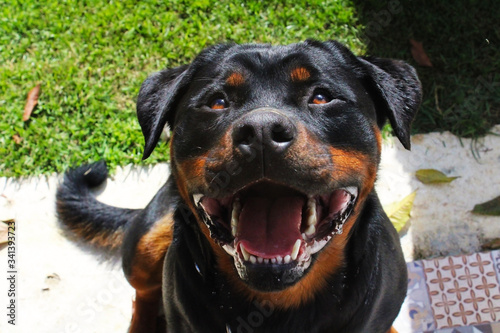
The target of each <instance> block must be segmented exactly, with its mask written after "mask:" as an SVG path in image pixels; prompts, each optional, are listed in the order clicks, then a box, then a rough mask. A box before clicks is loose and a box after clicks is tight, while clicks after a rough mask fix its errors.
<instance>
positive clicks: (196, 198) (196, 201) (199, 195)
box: [193, 194, 203, 204]
mask: <svg viewBox="0 0 500 333" xmlns="http://www.w3.org/2000/svg"><path fill="white" fill-rule="evenodd" d="M201 198H203V194H193V201H194V203H195V204H198V203H199V202H200V200H201Z"/></svg>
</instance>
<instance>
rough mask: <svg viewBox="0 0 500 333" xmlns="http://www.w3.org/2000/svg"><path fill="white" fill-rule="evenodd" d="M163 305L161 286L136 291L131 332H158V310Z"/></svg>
mask: <svg viewBox="0 0 500 333" xmlns="http://www.w3.org/2000/svg"><path fill="white" fill-rule="evenodd" d="M160 306H161V288H159V289H155V290H151V291H149V292H140V291H136V293H135V301H134V303H133V308H132V321H131V323H130V327H129V333H156V332H158V327H157V326H159V325H157V321H158V311H159V309H160Z"/></svg>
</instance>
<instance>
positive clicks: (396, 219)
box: [384, 191, 417, 232]
mask: <svg viewBox="0 0 500 333" xmlns="http://www.w3.org/2000/svg"><path fill="white" fill-rule="evenodd" d="M416 195H417V191H413V192H412V193H410V194H409V195H407V196H406V197H404V198H403V200H401V201H399V202H394V203H392V204H390V205H388V206H386V207H384V211H385V213H386V214H387V216H388V217H389V220H391V222H392V224H393V225H394V227H395V228H396V230H397V232H400V231H401V230H403V229H406V225H407V223H408V220H409V219H410V213H411V209H412V208H413V201H414V200H415V196H416Z"/></svg>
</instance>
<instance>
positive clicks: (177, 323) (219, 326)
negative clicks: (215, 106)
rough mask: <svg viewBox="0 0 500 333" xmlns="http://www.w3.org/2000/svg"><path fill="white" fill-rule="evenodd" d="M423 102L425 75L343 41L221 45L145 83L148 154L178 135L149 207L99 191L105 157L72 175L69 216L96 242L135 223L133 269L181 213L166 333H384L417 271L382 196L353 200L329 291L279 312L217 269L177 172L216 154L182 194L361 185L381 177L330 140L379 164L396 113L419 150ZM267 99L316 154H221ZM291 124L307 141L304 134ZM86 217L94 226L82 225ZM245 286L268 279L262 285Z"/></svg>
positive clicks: (128, 237)
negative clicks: (158, 227)
mask: <svg viewBox="0 0 500 333" xmlns="http://www.w3.org/2000/svg"><path fill="white" fill-rule="evenodd" d="M293 66H304V67H305V68H307V69H308V71H309V72H310V75H311V79H310V80H309V81H307V82H304V83H290V80H289V76H288V75H289V74H288V73H289V70H290V69H291V68H293ZM233 71H238V72H241V73H244V74H245V82H244V83H242V86H241V87H231V86H228V85H227V83H226V81H225V77H226V76H227V75H228V73H231V72H233ZM318 89H319V90H318ZM318 91H319V92H320V93H322V94H326V95H328V97H329V99H331V100H333V101H334V102H333V103H329V104H326V105H324V106H315V105H312V106H311V103H310V96H311V95H314V94H315V93H317V92H318ZM214 98H223V99H226V100H228V101H230V103H229V106H228V107H227V108H226V109H224V110H211V109H210V108H209V107H208V105H210V103H211V101H213V99H214ZM420 99H421V87H420V82H419V81H418V78H417V76H416V73H415V70H414V69H413V68H412V67H411V66H409V65H407V64H405V63H403V62H400V61H394V60H388V59H379V58H373V57H366V58H365V57H356V56H355V55H353V54H352V53H351V52H350V51H349V50H348V49H347V48H345V47H344V46H342V45H341V44H339V43H337V42H333V41H330V42H324V43H322V42H317V41H306V42H304V43H299V44H293V45H288V46H270V45H253V44H249V45H236V44H220V45H217V46H213V47H211V48H208V49H207V50H205V51H203V52H202V53H201V54H200V55H199V56H198V57H197V58H196V59H195V60H194V61H193V62H192V63H191V64H189V65H185V66H180V67H177V68H173V69H165V70H163V71H161V72H158V73H155V74H153V75H151V76H150V77H149V78H148V79H147V80H146V81H145V82H144V83H143V85H142V87H141V90H140V93H139V97H138V105H137V116H138V118H139V122H140V125H141V128H142V131H143V134H144V137H145V142H146V144H145V151H144V158H147V157H148V156H149V155H150V154H151V152H152V151H153V149H154V147H155V145H156V144H157V142H158V139H159V137H160V134H161V131H162V129H163V128H164V126H165V125H169V127H170V128H171V129H172V131H173V134H174V138H173V141H172V143H171V144H172V154H171V165H172V175H171V177H170V178H169V180H168V181H167V183H166V184H165V185H164V186H163V187H162V189H161V190H160V191H159V192H158V193H157V195H156V196H155V197H154V199H153V200H152V201H151V202H150V204H149V205H148V206H147V207H146V208H145V209H144V210H140V211H137V210H122V209H116V208H112V207H109V206H106V205H103V204H101V203H99V202H98V201H96V200H95V199H93V198H92V197H91V195H90V194H89V193H90V192H89V191H88V187H92V186H94V185H96V184H98V183H100V182H101V181H102V180H103V179H104V178H103V177H105V172H104V170H103V168H104V166H103V165H102V164H99V165H94V166H92V168H93V171H92V172H90V173H89V174H87V175H85V171H86V170H87V169H88V168H89V167H83V168H79V169H76V170H75V171H70V172H69V173H68V174H67V176H66V178H65V181H64V183H63V185H62V186H61V188H60V189H59V192H58V213H59V217H60V219H61V220H62V221H63V222H64V223H65V224H66V225H68V226H69V227H70V228H71V227H72V226H74V227H75V228H74V229H75V230H82V229H83V230H88V232H87V231H85V232H83V237H84V238H87V239H91V238H92V233H103V234H106V235H107V234H110V233H112V230H114V229H119V230H120V229H121V230H124V231H125V236H124V243H123V266H124V270H125V273H126V275H127V276H129V277H130V275H131V274H132V268H133V266H132V265H133V262H132V261H133V258H134V255H135V254H136V252H135V251H136V247H137V244H138V243H139V241H140V239H141V237H142V236H143V235H145V234H146V233H148V232H149V230H150V229H151V227H152V226H154V225H155V223H156V222H157V221H158V220H160V219H161V218H162V217H163V216H166V214H169V213H172V214H173V216H174V222H175V224H174V228H175V230H174V237H173V242H172V244H171V245H170V247H169V249H168V251H167V253H166V256H165V261H164V268H163V283H162V286H163V303H164V310H165V316H166V325H167V330H168V332H176V333H177V332H233V333H235V332H287V333H288V332H311V333H314V332H317V333H319V332H336V333H356V332H370V333H385V332H387V331H388V330H389V329H390V327H391V324H392V321H393V320H394V318H395V317H396V315H397V313H398V311H399V308H400V306H401V303H402V301H403V299H404V297H405V292H406V283H407V276H406V266H405V264H404V259H403V256H402V252H401V248H400V245H399V239H398V235H397V233H396V231H395V229H394V227H393V226H392V224H391V223H390V221H389V219H388V218H387V216H386V215H385V213H384V212H383V209H382V207H381V205H380V202H379V200H378V198H377V195H376V193H375V191H374V190H371V192H370V193H369V194H368V195H367V197H366V200H365V202H364V203H363V204H362V206H360V207H357V208H356V210H358V213H359V215H358V218H357V220H356V221H355V222H353V223H354V224H353V227H352V229H350V232H349V237H348V241H347V244H346V245H345V247H344V248H343V251H344V257H345V258H344V261H343V265H342V266H341V268H340V269H338V270H337V271H336V272H335V273H333V274H332V275H329V276H325V279H326V280H327V281H328V283H327V288H325V289H324V290H322V291H321V292H320V293H317V294H315V295H314V297H313V298H312V300H311V301H308V302H305V303H303V304H301V305H300V306H298V307H290V308H278V307H276V306H274V304H272V303H266V302H264V303H262V302H261V303H259V302H258V301H251V300H248V299H247V297H246V296H245V294H244V293H242V292H241V290H238V289H237V288H235V287H234V286H233V285H232V284H231V282H230V281H229V280H228V277H227V276H226V273H223V272H221V271H220V269H219V268H220V267H219V266H218V261H217V260H218V259H217V257H216V256H215V255H214V250H213V248H212V247H211V245H210V242H209V240H208V239H207V238H205V235H204V233H203V232H202V229H201V226H200V224H199V221H197V220H196V217H195V214H196V212H193V211H191V210H190V208H189V204H192V202H191V198H190V199H189V202H188V201H185V200H186V199H185V198H183V197H182V196H181V194H180V193H181V190H180V189H179V188H178V187H177V186H178V185H179V181H183V178H182V175H181V174H182V172H181V171H189V170H179V168H180V166H181V165H183V164H182V163H183V162H186V161H190V159H195V158H197V157H200V156H205V157H204V159H205V160H204V161H205V162H206V164H205V167H204V168H205V169H204V176H203V177H204V178H203V179H202V180H198V183H196V182H194V181H193V184H191V183H189V182H190V181H192V179H188V180H187V182H188V183H189V184H187V185H186V188H185V189H183V190H186V191H188V195H192V194H195V193H203V194H204V195H205V196H210V197H213V198H216V199H220V200H222V199H223V198H226V197H228V196H231V195H233V194H234V193H236V192H237V191H238V190H239V189H240V188H242V187H244V186H245V185H246V184H251V183H254V182H257V181H260V180H262V179H270V180H272V181H273V182H276V183H280V184H286V185H287V186H289V187H290V188H293V189H295V190H297V191H303V192H304V193H312V194H318V193H324V191H326V190H328V189H330V190H331V189H336V188H341V187H347V186H356V187H358V188H364V187H365V186H370V185H373V184H368V185H367V184H365V183H364V182H367V181H373V179H371V180H367V179H365V178H363V177H364V176H362V175H356V174H354V175H351V174H349V172H348V171H349V170H341V169H339V167H338V166H337V165H336V164H335V157H333V158H332V159H333V160H334V162H332V161H329V160H328V159H325V160H321V159H322V158H324V156H325V155H328V154H329V150H328V149H329V148H338V149H341V150H342V151H348V152H352V153H353V154H358V155H360V156H365V157H366V158H367V160H366V163H367V164H369V165H367V167H368V166H372V167H374V168H375V169H376V167H377V166H378V163H379V159H380V151H378V148H377V142H376V135H377V133H376V131H377V130H376V127H377V126H378V127H379V128H381V127H382V126H383V125H384V123H385V121H386V120H387V119H388V120H389V121H390V123H391V125H392V128H393V130H394V132H395V134H396V135H397V137H398V138H399V140H400V141H401V142H402V144H403V145H404V146H405V147H406V148H408V149H409V147H410V126H411V122H412V120H413V117H414V116H415V113H416V111H417V108H418V106H419V104H420ZM263 107H267V108H269V107H271V108H273V110H278V111H279V113H280V114H284V115H285V117H286V119H288V120H289V121H290V122H291V123H292V124H295V125H291V126H289V127H290V128H292V127H293V126H296V125H298V124H300V125H301V126H303V127H304V128H306V129H307V131H308V133H310V135H309V136H310V137H314V138H315V140H316V141H315V142H319V143H317V147H316V148H317V150H318V152H316V154H318V155H317V156H310V155H308V154H307V152H303V151H300V152H296V154H301V155H300V156H299V157H296V158H295V159H294V160H291V159H290V157H288V160H285V159H284V158H282V155H279V153H278V152H277V151H273V150H272V149H271V150H269V147H268V146H265V145H263V144H261V146H259V147H260V148H259V149H260V150H258V152H259V153H258V154H256V157H255V158H253V159H249V158H248V156H245V154H239V153H238V148H237V147H233V148H232V149H233V151H235V153H234V154H233V155H231V157H227V158H230V159H231V160H227V161H226V160H224V161H221V160H220V159H221V158H222V157H220V156H221V155H217V154H216V153H214V152H218V150H217V148H219V147H218V145H219V144H220V142H221V140H222V138H223V136H224V135H226V134H227V133H230V131H231V130H232V128H233V126H235V124H238V122H241V121H242V120H241V119H244V117H245V115H247V114H250V113H251V112H253V111H254V110H256V109H259V110H261V109H262V108H263ZM263 118H264V117H263ZM269 118H272V117H269ZM262 121H266V120H262ZM273 121H274V120H273ZM247 124H248V122H247ZM289 132H290V133H292V132H293V133H294V134H293V135H297V134H296V133H297V130H296V128H292V129H289ZM234 137H235V135H233V138H234ZM311 143H312V141H311ZM315 144H316V143H315ZM306 147H307V143H306ZM301 158H302V160H301ZM315 159H317V160H318V161H319V162H318V165H319V164H321V165H322V166H323V167H324V168H326V169H325V170H327V171H329V172H331V173H335V172H339V173H342V172H343V173H342V175H344V173H345V176H343V177H341V179H337V178H335V177H333V178H331V177H330V178H329V176H325V173H324V172H321V170H319V169H318V170H316V169H314V168H308V167H307V166H303V165H302V164H301V163H302V162H303V163H304V164H305V163H306V161H309V160H315ZM219 162H220V163H219ZM320 162H321V163H320ZM217 163H219V164H217ZM308 163H310V164H311V163H312V162H308ZM312 165H314V163H313V164H312ZM236 167H237V172H236V171H235V170H236ZM318 168H319V167H318ZM229 169H231V170H233V171H232V172H230V171H228V170H229ZM227 175H228V176H229V178H228V177H226V178H224V177H225V176H227ZM95 177H97V179H96V180H95ZM227 178H228V180H227V181H226V182H225V183H224V184H223V185H220V186H219V187H218V188H214V186H216V185H217V184H222V183H223V180H224V179H227ZM199 183H202V184H201V185H200V184H199ZM370 188H371V187H370ZM127 221H131V222H127ZM83 224H86V225H88V227H85V228H82V225H83ZM152 246H153V244H152ZM315 260H316V259H315ZM314 264H315V263H314V261H313V263H312V265H314ZM234 274H236V273H234ZM305 274H307V272H306V273H305ZM298 279H299V280H300V277H299V278H298ZM247 282H248V281H247ZM248 283H249V285H250V286H259V281H250V282H248ZM252 283H253V284H252ZM294 283H296V282H294ZM282 287H283V288H284V289H286V287H287V286H285V285H284V286H282Z"/></svg>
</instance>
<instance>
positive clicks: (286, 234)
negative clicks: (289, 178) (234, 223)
mask: <svg viewBox="0 0 500 333" xmlns="http://www.w3.org/2000/svg"><path fill="white" fill-rule="evenodd" d="M304 204H305V199H304V198H301V197H280V198H277V199H276V198H265V197H251V198H248V199H246V200H245V203H244V205H243V209H242V210H241V213H240V218H239V221H238V227H237V234H236V236H237V238H238V240H239V241H240V242H241V243H242V244H243V245H244V246H245V249H246V250H247V251H248V252H249V253H250V254H253V255H257V256H259V257H262V258H269V259H270V258H274V257H277V256H282V257H284V256H286V255H287V254H290V253H291V252H292V249H293V245H294V244H295V242H296V240H297V239H299V238H301V234H300V223H301V221H302V207H304Z"/></svg>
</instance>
